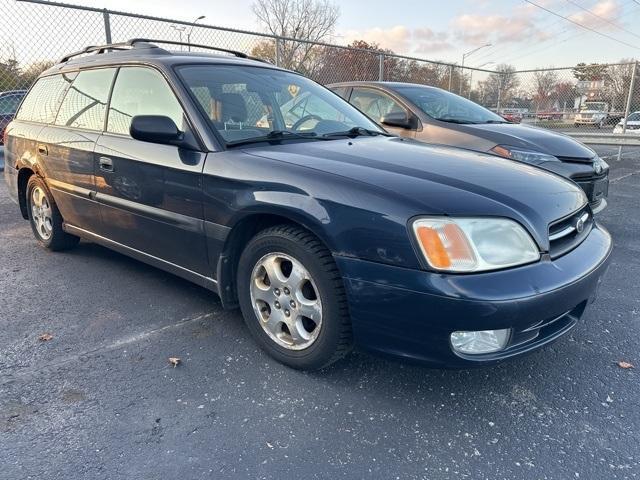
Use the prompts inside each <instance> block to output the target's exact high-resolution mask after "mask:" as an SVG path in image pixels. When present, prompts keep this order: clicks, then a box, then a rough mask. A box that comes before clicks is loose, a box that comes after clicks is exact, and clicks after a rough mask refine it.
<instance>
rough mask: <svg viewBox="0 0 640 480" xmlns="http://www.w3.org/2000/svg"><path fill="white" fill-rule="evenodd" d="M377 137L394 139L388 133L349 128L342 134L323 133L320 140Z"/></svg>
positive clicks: (362, 128)
mask: <svg viewBox="0 0 640 480" xmlns="http://www.w3.org/2000/svg"><path fill="white" fill-rule="evenodd" d="M378 135H382V136H383V137H394V136H395V135H392V134H390V133H387V132H382V131H380V130H370V129H368V128H364V127H353V128H350V129H349V130H345V131H344V132H331V133H325V134H323V135H322V138H331V137H351V138H355V137H376V136H378Z"/></svg>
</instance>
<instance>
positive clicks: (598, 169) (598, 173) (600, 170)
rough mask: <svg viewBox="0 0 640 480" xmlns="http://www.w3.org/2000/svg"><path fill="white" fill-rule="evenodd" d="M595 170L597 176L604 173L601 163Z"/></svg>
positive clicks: (597, 164)
mask: <svg viewBox="0 0 640 480" xmlns="http://www.w3.org/2000/svg"><path fill="white" fill-rule="evenodd" d="M593 169H594V170H595V171H596V175H600V174H601V173H602V165H600V162H598V163H596V164H595V165H594V166H593Z"/></svg>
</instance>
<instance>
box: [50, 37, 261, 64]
mask: <svg viewBox="0 0 640 480" xmlns="http://www.w3.org/2000/svg"><path fill="white" fill-rule="evenodd" d="M153 42H157V43H166V44H167V45H184V46H187V47H195V48H204V49H207V50H215V51H218V52H225V53H230V54H231V55H234V56H236V57H239V58H248V59H251V60H258V61H261V62H264V61H265V60H262V59H260V58H255V57H251V56H249V55H247V54H246V53H242V52H239V51H237V50H229V49H227V48H219V47H212V46H210V45H199V44H197V43H187V42H177V41H175V40H160V39H150V38H132V39H130V40H127V41H126V42H120V43H109V44H107V45H91V46H89V47H86V48H85V49H83V50H79V51H77V52H73V53H69V54H67V55H65V56H64V57H62V58H61V59H60V63H64V62H68V61H69V60H70V59H72V58H73V57H77V56H78V55H83V54H85V53H93V52H95V53H97V54H100V53H105V52H107V51H111V50H130V49H132V48H135V47H136V45H137V44H146V45H145V46H146V47H153V48H159V47H158V46H157V45H154V43H153Z"/></svg>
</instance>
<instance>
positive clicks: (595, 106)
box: [580, 102, 607, 112]
mask: <svg viewBox="0 0 640 480" xmlns="http://www.w3.org/2000/svg"><path fill="white" fill-rule="evenodd" d="M606 109H607V107H606V105H605V104H604V103H591V102H587V103H585V104H584V105H583V106H582V107H581V108H580V110H581V111H585V110H595V111H597V112H604V111H605V110H606Z"/></svg>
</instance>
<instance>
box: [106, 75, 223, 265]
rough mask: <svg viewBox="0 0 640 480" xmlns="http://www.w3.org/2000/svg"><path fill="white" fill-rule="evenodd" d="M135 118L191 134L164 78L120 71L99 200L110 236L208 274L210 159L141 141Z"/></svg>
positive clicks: (111, 112) (111, 104) (173, 262)
mask: <svg viewBox="0 0 640 480" xmlns="http://www.w3.org/2000/svg"><path fill="white" fill-rule="evenodd" d="M136 115H164V116H167V117H169V118H171V119H172V120H173V121H174V122H175V123H176V125H177V126H178V128H180V129H181V130H183V131H184V130H190V127H189V123H188V121H187V119H186V116H185V113H184V110H183V108H182V106H181V105H180V102H179V101H178V99H177V97H176V96H175V94H174V92H173V90H172V89H171V87H170V85H169V83H168V82H167V80H166V79H165V78H164V76H163V75H162V74H161V73H160V72H159V71H157V70H156V69H153V68H151V67H143V66H131V67H121V68H120V70H119V72H118V75H117V78H116V81H115V84H114V87H113V93H112V95H111V102H110V106H109V111H108V119H107V128H106V131H105V133H104V134H103V135H102V136H100V138H99V139H98V142H97V145H96V151H95V155H96V166H95V168H96V189H97V195H96V198H97V200H98V201H99V202H100V208H101V212H102V218H103V220H104V231H103V234H104V236H106V237H108V238H110V239H111V240H113V241H116V242H118V243H120V244H122V245H125V246H127V247H129V248H133V249H135V250H138V251H141V252H144V253H146V254H148V255H152V256H154V257H156V258H159V259H162V260H164V261H167V262H170V263H172V264H174V265H178V266H180V267H182V268H186V269H188V270H191V271H193V272H197V273H200V274H203V275H206V276H209V277H210V276H212V272H211V271H210V269H209V267H208V263H207V250H206V242H205V235H204V220H203V202H202V169H203V166H204V160H205V157H206V154H205V153H203V152H195V151H191V150H186V149H181V148H178V147H176V146H172V145H160V144H155V143H148V142H141V141H138V140H134V139H133V138H131V136H130V135H129V128H130V126H131V119H132V118H133V117H134V116H136Z"/></svg>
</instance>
